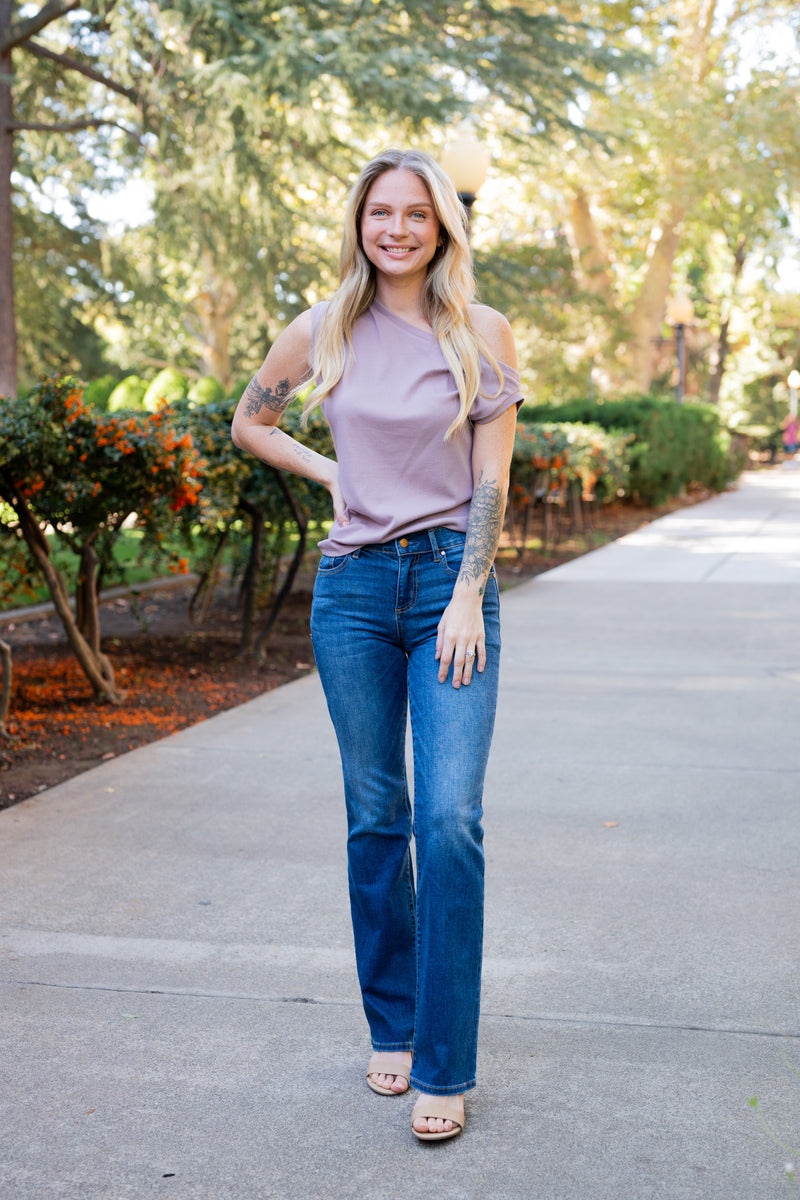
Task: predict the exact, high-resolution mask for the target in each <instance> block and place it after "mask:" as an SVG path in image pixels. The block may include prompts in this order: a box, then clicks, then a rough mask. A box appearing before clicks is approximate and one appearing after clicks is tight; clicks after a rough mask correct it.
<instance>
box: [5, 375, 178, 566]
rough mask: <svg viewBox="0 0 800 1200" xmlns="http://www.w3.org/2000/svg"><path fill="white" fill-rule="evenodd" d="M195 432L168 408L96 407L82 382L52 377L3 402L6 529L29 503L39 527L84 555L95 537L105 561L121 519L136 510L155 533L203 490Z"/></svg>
mask: <svg viewBox="0 0 800 1200" xmlns="http://www.w3.org/2000/svg"><path fill="white" fill-rule="evenodd" d="M199 487H200V485H199V482H198V455H197V452H196V450H195V448H194V446H193V444H192V439H191V435H190V434H188V433H185V432H182V431H181V430H179V429H178V428H177V427H176V424H175V421H174V419H173V416H172V414H171V411H170V410H169V409H162V410H161V411H160V412H158V413H154V414H145V413H141V414H139V413H126V414H125V415H124V416H123V415H120V416H115V415H113V414H104V413H99V412H98V411H97V410H96V409H94V408H92V407H91V406H90V405H88V404H86V402H85V400H84V399H83V394H82V385H81V384H79V383H77V382H76V381H75V380H73V379H70V378H65V379H58V378H56V379H49V380H45V381H44V382H43V383H42V384H41V385H40V386H39V387H38V388H36V389H35V390H34V391H33V392H32V393H31V395H29V396H26V397H23V398H21V399H18V400H6V401H5V402H4V403H3V405H2V406H0V499H2V500H4V501H5V502H6V504H7V505H8V508H6V509H4V512H5V513H6V517H5V518H4V519H3V523H4V524H5V526H6V528H7V529H8V528H9V527H12V526H14V525H15V524H16V522H15V520H14V519H11V520H9V511H10V510H11V511H13V513H14V517H15V518H17V517H19V515H20V513H21V511H22V510H23V509H24V508H25V509H27V510H29V511H30V512H31V513H32V514H33V516H34V518H35V520H36V522H37V523H38V526H39V528H40V530H42V531H44V530H45V529H47V528H50V529H52V530H53V531H54V532H55V534H56V537H57V539H58V540H59V541H60V542H63V544H65V545H66V546H69V547H70V548H71V549H72V550H73V551H74V553H76V554H78V555H80V554H81V553H82V551H83V550H84V548H85V547H86V546H89V545H94V546H95V548H96V550H97V551H98V553H99V558H100V562H101V566H102V564H103V563H104V562H107V561H108V559H109V556H110V551H111V546H112V544H113V541H114V538H115V537H116V536H117V534H118V533H119V530H120V529H121V527H122V523H123V521H125V520H126V518H127V517H129V516H130V515H131V514H132V513H136V514H137V517H138V521H139V523H140V526H141V527H142V528H143V529H144V530H145V531H146V532H147V533H148V534H149V535H150V536H152V537H154V538H157V537H158V536H159V535H160V534H163V531H164V529H165V528H171V527H172V526H173V525H174V524H175V523H176V519H177V516H176V515H177V514H179V513H182V512H183V510H184V509H186V508H187V507H189V508H191V507H192V506H194V504H195V503H196V501H197V496H198V493H199Z"/></svg>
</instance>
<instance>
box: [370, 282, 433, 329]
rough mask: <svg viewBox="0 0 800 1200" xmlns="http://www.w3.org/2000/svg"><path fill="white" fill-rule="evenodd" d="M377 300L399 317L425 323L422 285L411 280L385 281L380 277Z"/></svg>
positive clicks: (376, 293)
mask: <svg viewBox="0 0 800 1200" xmlns="http://www.w3.org/2000/svg"><path fill="white" fill-rule="evenodd" d="M375 299H376V300H377V301H378V302H379V303H380V304H382V305H383V306H384V307H385V308H388V309H390V310H391V311H392V312H393V313H396V315H397V316H398V317H404V318H407V319H415V321H416V323H417V324H419V322H420V321H421V322H423V324H424V323H426V322H425V318H424V316H423V312H422V284H421V283H419V282H417V281H415V280H412V279H409V280H404V279H398V280H394V279H385V278H383V277H381V276H379V277H378V280H377V284H376V287H375Z"/></svg>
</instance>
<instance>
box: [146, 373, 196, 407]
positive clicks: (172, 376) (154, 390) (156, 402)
mask: <svg viewBox="0 0 800 1200" xmlns="http://www.w3.org/2000/svg"><path fill="white" fill-rule="evenodd" d="M188 390H189V380H188V379H187V378H186V376H185V375H184V374H183V372H182V371H178V370H176V369H175V367H165V368H164V370H163V371H159V373H158V374H157V375H156V377H155V379H154V380H153V382H152V383H151V384H150V385H149V386H148V388H147V391H146V392H145V394H144V396H143V397H142V407H143V408H144V409H145V411H146V412H151V413H154V412H158V410H159V409H160V408H162V407H163V405H165V404H173V403H174V402H175V401H176V400H182V399H183V398H184V396H185V395H186V393H187V392H188Z"/></svg>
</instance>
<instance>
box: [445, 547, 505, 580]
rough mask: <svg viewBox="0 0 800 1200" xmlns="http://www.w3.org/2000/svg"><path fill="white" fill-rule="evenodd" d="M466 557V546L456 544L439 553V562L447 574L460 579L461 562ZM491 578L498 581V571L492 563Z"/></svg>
mask: <svg viewBox="0 0 800 1200" xmlns="http://www.w3.org/2000/svg"><path fill="white" fill-rule="evenodd" d="M463 558H464V547H463V546H454V547H453V548H452V549H451V550H442V551H440V554H439V562H440V563H441V564H442V566H443V567H444V570H445V574H447V575H452V577H453V579H458V573H459V571H460V570H461V563H462V560H463ZM488 577H489V579H494V580H495V582H496V581H497V571H496V570H495V565H494V563H492V566H491V570H490V571H489V576H488Z"/></svg>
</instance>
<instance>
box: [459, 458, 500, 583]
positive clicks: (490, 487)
mask: <svg viewBox="0 0 800 1200" xmlns="http://www.w3.org/2000/svg"><path fill="white" fill-rule="evenodd" d="M505 508H506V502H505V496H504V494H503V490H502V489H501V488H500V486H499V484H498V482H497V480H496V479H484V478H483V474H482V473H481V475H480V477H479V479H478V482H477V484H476V486H475V491H474V492H473V494H472V502H471V504H470V508H469V520H468V522H467V540H466V542H465V544H464V557H463V559H462V560H461V570H460V571H459V573H458V574H459V579H460V580H461V581H462V582H463V583H468V584H472V583H477V584H478V585H479V589H478V594H479V595H481V596H482V595H483V592H484V589H485V587H486V580H487V578H488V575H489V571H490V570H491V567H492V562H493V560H494V556H495V551H496V550H497V544H498V542H499V541H500V534H501V533H502V531H503V516H504V514H505Z"/></svg>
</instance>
